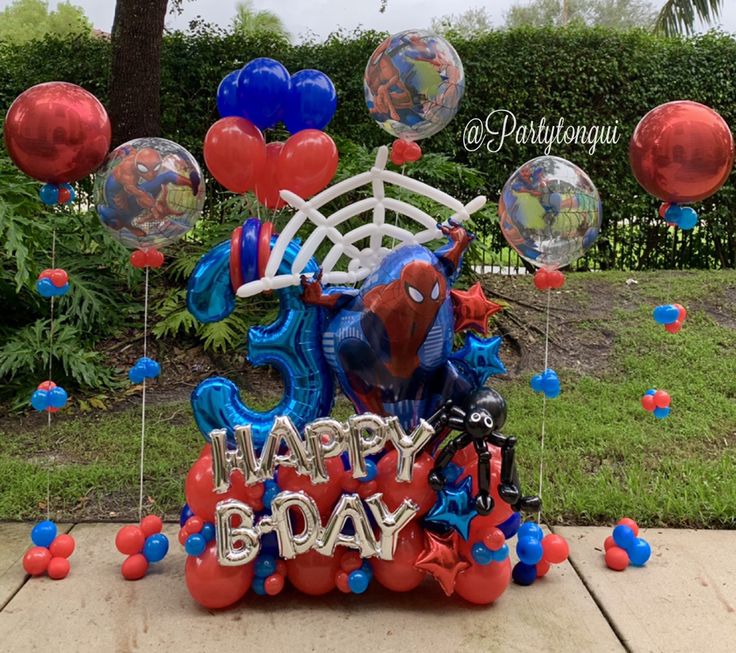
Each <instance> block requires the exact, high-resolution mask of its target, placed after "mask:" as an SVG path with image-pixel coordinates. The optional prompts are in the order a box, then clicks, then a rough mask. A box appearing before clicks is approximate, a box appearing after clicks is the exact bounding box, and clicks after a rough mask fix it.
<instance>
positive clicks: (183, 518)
mask: <svg viewBox="0 0 736 653" xmlns="http://www.w3.org/2000/svg"><path fill="white" fill-rule="evenodd" d="M192 516H194V513H193V512H192V509H191V508H190V507H189V504H188V503H185V504H184V505H183V506H182V509H181V512H180V513H179V526H184V524H186V523H187V520H188V519H189V518H190V517H192Z"/></svg>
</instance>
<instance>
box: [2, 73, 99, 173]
mask: <svg viewBox="0 0 736 653" xmlns="http://www.w3.org/2000/svg"><path fill="white" fill-rule="evenodd" d="M4 130H5V144H6V146H7V148H8V152H9V153H10V157H11V158H12V159H13V161H14V162H15V165H17V166H18V167H19V168H20V169H21V170H22V171H23V172H25V173H26V174H27V175H29V176H30V177H33V178H34V179H38V180H39V181H44V182H47V183H50V184H62V183H65V182H74V181H77V180H78V179H82V178H83V177H86V176H87V175H88V174H90V173H92V172H94V171H95V170H96V169H97V168H99V167H100V165H101V164H102V162H103V161H104V159H105V156H106V155H107V152H108V150H109V149H110V138H111V132H110V119H109V118H108V116H107V112H106V111H105V107H103V106H102V104H101V103H100V101H99V100H98V99H97V98H96V97H95V96H94V95H92V94H91V93H89V92H88V91H85V90H84V89H83V88H80V87H79V86H76V85H75V84H68V83H67V82H48V83H46V84H38V85H37V86H33V87H31V88H29V89H28V90H27V91H24V92H23V93H21V94H20V95H19V96H18V97H17V98H16V99H15V102H13V104H12V105H11V106H10V109H9V110H8V114H7V116H6V118H5V125H4Z"/></svg>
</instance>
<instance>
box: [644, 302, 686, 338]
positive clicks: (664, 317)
mask: <svg viewBox="0 0 736 653" xmlns="http://www.w3.org/2000/svg"><path fill="white" fill-rule="evenodd" d="M652 317H654V321H655V322H656V323H657V324H661V325H663V326H664V328H665V330H666V331H667V332H668V333H679V332H680V329H682V325H683V323H684V322H685V318H686V317H687V310H686V309H685V307H684V306H683V305H682V304H662V305H661V306H657V307H656V308H655V309H654V311H652Z"/></svg>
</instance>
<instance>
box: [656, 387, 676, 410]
mask: <svg viewBox="0 0 736 653" xmlns="http://www.w3.org/2000/svg"><path fill="white" fill-rule="evenodd" d="M671 402H672V399H671V398H670V395H669V394H668V393H667V392H666V391H664V390H657V392H655V393H654V405H655V406H656V407H657V408H667V407H669V405H670V403H671Z"/></svg>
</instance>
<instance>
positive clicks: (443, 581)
mask: <svg viewBox="0 0 736 653" xmlns="http://www.w3.org/2000/svg"><path fill="white" fill-rule="evenodd" d="M424 535H425V538H424V551H422V552H421V554H419V557H418V558H417V561H416V562H415V563H414V566H415V567H416V568H417V569H421V570H422V571H427V572H429V573H430V574H432V576H434V577H435V579H436V580H437V582H438V583H439V584H440V586H441V587H442V589H443V591H444V592H445V594H447V596H451V595H452V593H453V592H454V591H455V580H456V579H457V575H458V574H459V573H460V572H461V571H463V570H465V569H467V568H468V567H470V563H468V562H466V561H465V560H461V559H460V556H459V555H458V552H457V546H456V544H457V534H456V533H453V534H452V535H450V536H449V537H440V536H439V535H435V534H434V533H432V532H431V531H426V532H425V534H424Z"/></svg>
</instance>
